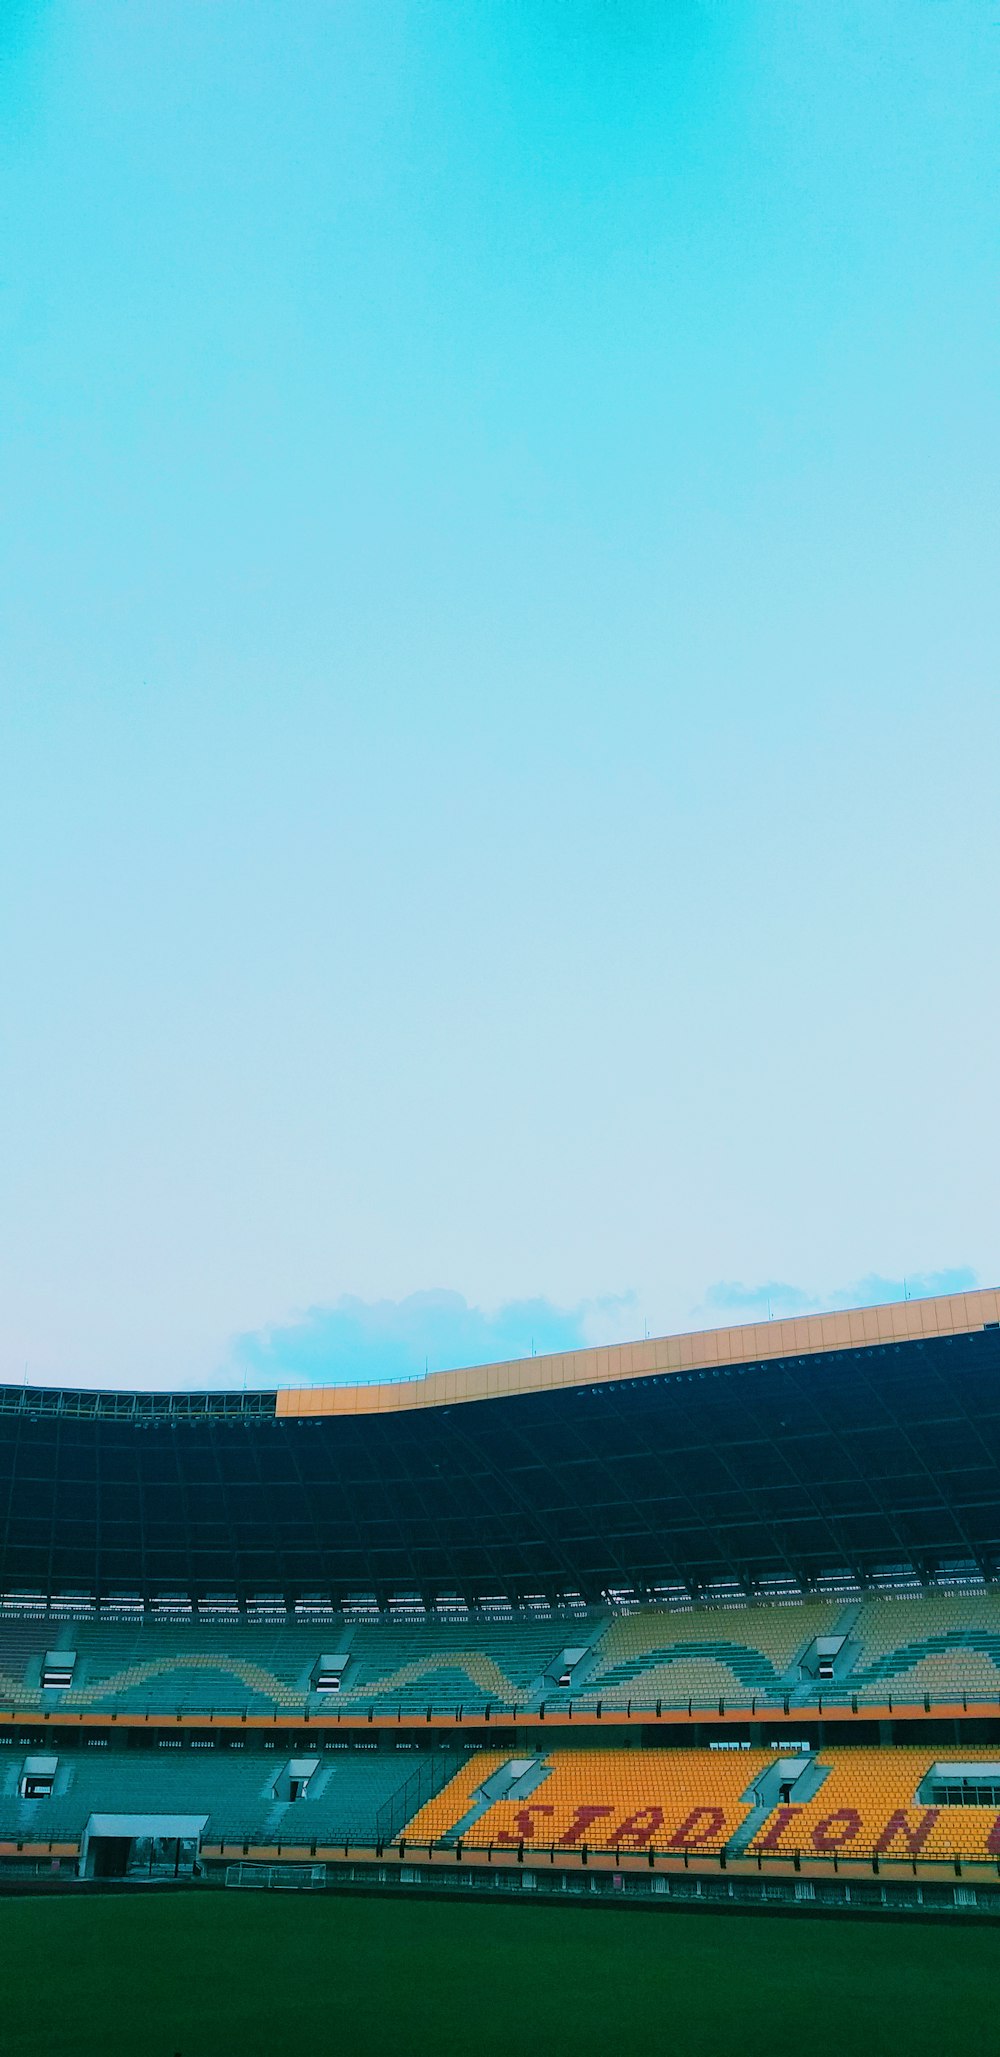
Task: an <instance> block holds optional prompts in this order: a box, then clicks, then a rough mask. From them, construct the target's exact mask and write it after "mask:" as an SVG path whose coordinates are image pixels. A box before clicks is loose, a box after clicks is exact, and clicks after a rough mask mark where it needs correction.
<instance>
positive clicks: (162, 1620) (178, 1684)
mask: <svg viewBox="0 0 1000 2057" xmlns="http://www.w3.org/2000/svg"><path fill="white" fill-rule="evenodd" d="M816 1637H832V1638H837V1637H840V1638H841V1639H842V1642H843V1647H842V1649H841V1651H840V1653H839V1655H838V1657H837V1661H836V1676H835V1677H834V1678H832V1679H826V1680H820V1679H819V1678H818V1677H815V1676H808V1677H807V1676H804V1675H802V1672H801V1660H802V1658H803V1656H804V1655H805V1653H806V1652H807V1651H808V1649H809V1646H810V1645H811V1644H812V1643H813V1641H814V1639H815V1638H816ZM571 1647H572V1648H575V1649H583V1650H584V1651H585V1655H584V1657H583V1658H582V1659H581V1660H580V1661H579V1663H578V1664H576V1665H574V1666H572V1667H571V1671H572V1675H571V1678H570V1683H569V1684H568V1685H566V1686H560V1685H559V1684H558V1682H557V1677H558V1671H559V1664H558V1661H557V1660H558V1659H559V1657H560V1653H561V1652H562V1651H563V1650H565V1649H567V1648H571ZM57 1648H59V1649H63V1650H72V1651H74V1652H75V1653H76V1664H75V1668H74V1670H73V1676H72V1682H71V1684H70V1686H69V1687H68V1688H67V1689H64V1690H63V1689H49V1690H46V1689H43V1687H42V1684H41V1674H42V1663H43V1659H44V1657H45V1654H46V1652H47V1651H50V1650H53V1649H57ZM333 1652H336V1653H337V1654H339V1655H342V1656H346V1658H347V1664H346V1668H345V1669H344V1672H343V1676H342V1680H341V1685H340V1690H339V1691H337V1692H328V1693H319V1692H317V1691H316V1690H315V1684H316V1667H317V1663H318V1660H319V1658H320V1656H321V1655H322V1654H324V1653H333ZM786 1696H792V1697H793V1698H794V1702H795V1704H796V1705H798V1706H802V1707H803V1708H804V1707H806V1706H808V1705H810V1704H815V1703H816V1702H817V1701H818V1700H820V1699H822V1700H823V1702H824V1705H826V1706H834V1705H836V1704H838V1703H839V1704H842V1705H845V1704H848V1703H850V1702H851V1701H852V1700H855V1699H856V1700H857V1703H858V1706H859V1707H861V1706H870V1705H884V1704H886V1703H887V1702H888V1701H889V1700H890V1699H891V1700H892V1701H893V1704H894V1705H902V1704H904V1703H905V1702H907V1701H909V1702H915V1703H922V1702H923V1701H924V1699H925V1697H926V1698H928V1699H929V1700H930V1701H931V1702H932V1703H941V1702H948V1703H955V1702H958V1703H961V1702H962V1700H963V1699H965V1700H967V1701H968V1702H970V1703H972V1702H977V1701H978V1702H983V1701H991V1702H993V1704H994V1705H1000V1589H998V1588H996V1587H984V1588H981V1589H980V1590H979V1591H978V1592H976V1593H969V1592H966V1593H944V1592H940V1591H932V1592H927V1593H924V1594H918V1595H915V1596H912V1597H909V1596H908V1597H903V1598H897V1597H895V1596H893V1595H891V1594H883V1593H871V1594H868V1595H867V1596H866V1597H865V1598H864V1599H863V1600H861V1601H858V1600H854V1601H847V1602H845V1601H840V1600H807V1601H804V1602H801V1603H799V1604H785V1605H777V1604H773V1605H765V1604H760V1605H755V1606H749V1605H748V1606H746V1607H742V1608H736V1607H714V1608H707V1607H706V1608H699V1609H695V1610H693V1611H687V1612H682V1611H675V1610H670V1609H667V1608H665V1607H654V1606H648V1607H642V1608H639V1609H637V1610H635V1611H633V1612H631V1613H618V1614H615V1613H613V1612H612V1611H611V1610H610V1609H608V1608H595V1609H591V1610H589V1611H588V1612H586V1613H575V1614H569V1613H559V1612H553V1613H551V1614H536V1613H529V1612H527V1611H524V1612H514V1613H512V1614H511V1615H509V1616H507V1617H503V1616H491V1615H489V1614H486V1613H473V1614H470V1615H468V1616H465V1617H460V1618H457V1619H455V1620H450V1621H449V1620H447V1619H442V1618H440V1617H438V1616H428V1617H426V1618H425V1619H416V1620H410V1619H399V1618H393V1617H388V1618H384V1619H374V1620H363V1621H346V1622H345V1621H343V1620H341V1619H340V1618H338V1617H333V1618H332V1619H331V1618H328V1619H327V1620H325V1621H315V1622H307V1621H302V1620H294V1619H290V1618H286V1617H280V1618H278V1619H277V1620H275V1621H274V1622H271V1623H267V1622H264V1623H254V1622H252V1621H248V1620H247V1619H246V1618H243V1617H238V1616H227V1617H220V1618H217V1619H214V1620H213V1619H212V1618H211V1617H207V1616H193V1617H190V1618H188V1617H183V1616H182V1617H174V1618H172V1617H169V1616H165V1615H157V1614H155V1613H148V1614H146V1615H143V1616H141V1617H138V1618H135V1619H131V1620H130V1619H126V1618H121V1617H118V1618H116V1617H115V1616H113V1615H104V1614H102V1615H101V1616H100V1617H97V1616H94V1615H91V1616H89V1617H87V1618H86V1619H84V1620H80V1621H65V1620H54V1619H53V1618H51V1617H46V1616H44V1615H39V1616H38V1618H37V1619H28V1620H25V1619H18V1618H15V1619H13V1620H6V1619H0V1713H2V1711H3V1710H4V1709H8V1710H14V1711H15V1712H16V1713H19V1714H20V1713H25V1714H27V1713H31V1712H41V1711H43V1710H44V1711H48V1712H49V1713H50V1714H51V1715H52V1716H56V1715H57V1714H59V1713H62V1712H66V1713H68V1714H73V1715H81V1714H82V1715H83V1716H84V1717H86V1715H87V1714H102V1713H107V1712H111V1711H114V1712H117V1713H118V1714H119V1715H132V1716H136V1717H138V1718H140V1719H142V1718H144V1717H145V1718H148V1719H150V1720H172V1719H173V1718H174V1717H175V1716H176V1715H178V1714H180V1715H181V1716H187V1717H188V1718H189V1719H191V1720H196V1719H197V1718H199V1717H201V1716H206V1717H207V1716H208V1715H209V1714H216V1715H225V1714H228V1715H243V1714H246V1715H247V1716H248V1717H251V1718H252V1717H254V1716H256V1717H258V1718H262V1719H268V1718H273V1717H275V1716H278V1717H280V1716H281V1714H282V1713H284V1714H287V1715H290V1716H293V1717H295V1718H298V1717H299V1716H301V1715H302V1714H303V1713H305V1712H309V1713H310V1714H311V1715H312V1716H313V1717H316V1716H317V1715H320V1714H322V1715H325V1716H326V1717H328V1718H330V1717H336V1715H337V1714H338V1713H339V1714H340V1715H341V1716H342V1717H344V1718H348V1717H351V1716H353V1717H354V1718H355V1719H359V1718H360V1719H364V1718H365V1717H366V1716H367V1713H368V1710H369V1709H371V1710H372V1711H373V1713H374V1714H375V1715H378V1716H381V1717H382V1718H388V1719H395V1718H398V1719H399V1720H401V1721H404V1720H406V1719H407V1718H409V1719H410V1720H423V1719H424V1718H425V1716H426V1713H427V1709H428V1708H431V1709H433V1710H434V1711H435V1712H436V1713H437V1715H438V1716H440V1717H444V1718H446V1719H448V1720H452V1719H454V1718H455V1716H456V1714H457V1712H458V1710H459V1709H461V1710H462V1713H463V1714H464V1715H466V1716H470V1715H476V1714H482V1713H484V1712H485V1710H486V1709H487V1708H491V1709H495V1710H497V1712H501V1711H504V1712H509V1711H510V1710H512V1709H513V1708H514V1707H517V1708H519V1709H521V1710H522V1711H527V1710H529V1709H531V1708H535V1707H538V1706H539V1705H540V1704H541V1703H542V1702H544V1703H545V1707H546V1715H547V1717H548V1716H551V1715H555V1714H557V1713H558V1710H559V1709H560V1707H568V1706H569V1704H570V1703H572V1705H573V1708H574V1710H575V1711H578V1712H582V1711H587V1710H595V1709H596V1707H597V1704H598V1702H600V1704H601V1706H602V1710H605V1711H607V1712H609V1713H611V1712H614V1711H616V1710H626V1709H627V1708H628V1707H629V1705H631V1707H632V1709H633V1711H634V1712H636V1713H639V1714H641V1713H643V1712H650V1713H652V1712H653V1711H654V1710H655V1708H656V1706H657V1703H658V1702H659V1703H660V1705H661V1707H662V1709H663V1711H664V1712H668V1711H669V1710H671V1709H678V1710H683V1711H684V1712H685V1713H686V1711H687V1709H688V1705H689V1704H690V1706H691V1708H692V1710H696V1709H698V1708H711V1709H715V1708H716V1707H717V1706H718V1703H719V1701H720V1700H721V1701H722V1702H723V1703H724V1705H725V1706H726V1707H727V1708H728V1709H730V1710H733V1709H739V1708H747V1709H748V1710H749V1709H750V1708H751V1707H753V1706H755V1705H756V1707H757V1708H759V1709H763V1708H766V1707H767V1706H769V1705H770V1706H775V1705H780V1704H781V1702H782V1700H783V1699H784V1698H785V1697H786Z"/></svg>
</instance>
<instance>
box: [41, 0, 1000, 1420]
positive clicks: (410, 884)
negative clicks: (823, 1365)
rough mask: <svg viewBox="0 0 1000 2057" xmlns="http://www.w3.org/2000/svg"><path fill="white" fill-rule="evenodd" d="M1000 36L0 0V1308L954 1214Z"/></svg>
mask: <svg viewBox="0 0 1000 2057" xmlns="http://www.w3.org/2000/svg"><path fill="white" fill-rule="evenodd" d="M998 64H1000V31H998V30H997V28H996V27H995V25H994V23H993V19H992V15H991V13H990V11H989V10H988V9H986V8H984V7H982V6H981V5H978V4H977V5H965V4H963V0H951V4H949V5H948V6H947V7H943V6H941V5H940V4H938V0H907V4H906V5H895V4H892V0H885V4H880V5H878V6H876V7H872V6H871V5H869V4H864V5H860V4H859V5H852V4H846V0H845V4H833V5H831V6H829V7H822V8H808V9H806V8H803V9H799V8H795V7H792V6H787V7H782V6H778V7H775V6H774V5H772V4H770V0H767V4H763V0H762V4H755V0H734V4H728V0H727V4H722V0H718V4H688V0H676V4H672V5H671V6H670V7H663V6H662V5H660V4H658V0H657V4H653V0H621V4H619V5H616V6H609V5H607V4H606V0H601V4H596V0H595V4H591V0H572V4H570V0H563V4H557V0H542V4H537V5H536V4H534V0H531V4H529V0H511V4H510V5H504V6H502V7H482V6H479V5H475V4H472V0H469V4H451V0H441V4H440V5H434V6H429V5H426V4H421V5H408V4H396V0H379V4H378V5H375V4H369V0H364V4H362V0H338V4H337V5H330V4H328V0H324V4H322V5H316V6H313V5H309V4H299V0H281V4H273V5H264V4H259V0H240V4H236V0H217V4H213V5H212V6H211V7H207V6H205V5H203V4H200V0H199V4H187V0H172V4H171V5H170V6H169V7H163V6H162V5H160V4H159V0H155V4H145V0H128V4H127V5H125V4H116V0H106V4H104V5H102V6H101V7H99V8H95V7H88V6H86V5H83V4H70V5H68V6H64V7H55V6H50V5H45V4H42V0H38V4H24V0H22V4H20V5H12V6H10V7H8V8H6V9H5V10H4V12H3V19H2V23H0V189H2V192H3V195H4V203H3V206H4V214H3V231H2V246H0V247H2V253H3V255H2V264H0V421H2V427H3V434H2V442H0V477H2V483H3V491H2V495H0V510H2V512H0V520H2V524H3V547H2V553H0V565H2V573H0V575H2V579H3V592H2V596H0V964H2V967H3V981H2V985H3V1005H2V1009H0V1306H2V1310H3V1317H2V1321H0V1373H2V1375H3V1376H6V1377H14V1378H20V1377H22V1376H23V1375H24V1370H25V1366H27V1368H28V1375H29V1377H36V1378H39V1379H63V1380H66V1381H72V1380H79V1381H82V1382H92V1381H100V1380H106V1381H108V1382H128V1381H135V1382H138V1383H147V1382H149V1383H158V1384H164V1383H169V1382H172V1381H177V1382H179V1383H192V1382H198V1381H200V1380H208V1379H214V1378H217V1377H219V1376H225V1375H230V1374H231V1373H233V1374H239V1373H240V1372H241V1371H243V1372H245V1373H246V1375H247V1376H248V1377H249V1376H254V1377H259V1376H263V1375H267V1376H274V1377H280V1376H282V1375H285V1374H286V1373H287V1375H288V1376H290V1377H297V1376H303V1375H306V1376H316V1377H321V1376H324V1375H338V1374H339V1375H370V1370H371V1367H372V1366H375V1368H377V1367H378V1365H379V1364H380V1363H383V1362H384V1364H385V1368H386V1369H387V1370H391V1371H393V1372H394V1373H395V1372H398V1371H399V1370H400V1368H404V1369H405V1368H406V1367H407V1366H410V1367H411V1368H413V1369H422V1368H423V1360H424V1359H425V1358H426V1359H427V1360H428V1361H429V1362H431V1363H433V1362H434V1361H435V1360H436V1361H439V1362H445V1361H457V1360H456V1356H455V1353H456V1352H457V1351H463V1352H467V1353H468V1354H469V1355H481V1356H489V1355H494V1354H497V1355H503V1354H506V1353H507V1351H508V1350H509V1349H511V1348H515V1347H517V1343H516V1338H517V1336H518V1335H521V1336H522V1342H521V1345H520V1347H523V1348H524V1349H530V1347H531V1340H532V1338H535V1339H536V1347H543V1346H544V1347H557V1346H558V1345H559V1344H560V1343H562V1342H573V1341H583V1340H586V1341H591V1340H599V1339H602V1338H607V1339H611V1338H613V1337H615V1336H618V1335H621V1334H642V1333H643V1331H644V1329H645V1328H648V1329H649V1330H650V1331H651V1332H655V1331H657V1330H664V1329H669V1328H672V1327H684V1326H687V1325H691V1324H694V1323H696V1322H705V1321H710V1320H725V1319H733V1318H738V1309H740V1308H746V1309H747V1310H748V1311H753V1310H755V1309H759V1308H760V1306H761V1305H762V1304H766V1302H767V1301H768V1300H769V1299H770V1300H771V1302H772V1307H773V1311H775V1312H778V1311H781V1309H779V1308H778V1306H777V1305H776V1304H775V1302H776V1299H777V1297H778V1296H780V1294H785V1295H790V1296H791V1301H795V1298H796V1296H799V1298H798V1304H808V1305H816V1304H828V1303H831V1302H835V1301H837V1300H838V1299H840V1300H841V1301H842V1300H843V1298H844V1297H845V1296H846V1297H848V1298H849V1297H852V1296H855V1295H857V1294H858V1293H861V1292H862V1291H865V1290H866V1289H867V1282H869V1281H872V1280H881V1281H887V1282H901V1281H902V1280H903V1279H904V1278H905V1279H907V1280H920V1279H925V1280H926V1279H928V1278H934V1279H938V1280H941V1279H960V1280H971V1279H978V1280H980V1281H981V1282H983V1283H989V1282H993V1281H994V1280H995V1279H996V1278H997V1276H998V1274H1000V1263H998V1230H1000V1204H998V1180H997V1172H996V1166H997V1164H998V1162H1000V1114H998V1104H1000V1103H998V1095H997V1090H996V1022H997V1020H998V1018H1000V1006H998V1002H1000V972H998V955H997V949H996V929H997V888H998V880H1000V809H998V806H997V783H996V765H997V761H998V747H997V746H998V743H1000V693H998V690H997V647H998V635H997V630H998V621H997V615H998V602H997V592H998V589H1000V582H998V581H997V579H996V575H995V574H996V559H997V498H996V477H997V460H998V448H997V445H998V440H1000V439H998V415H1000V398H998V394H1000V385H998V381H997V377H996V363H997V340H998V338H997V328H998V323H997V292H996V252H997V247H998V228H1000V221H998V215H1000V199H998V194H1000V182H998V180H997V176H996V173H997V164H996V134H997V119H998V113H1000V105H998V103H1000V90H998ZM736 1281H739V1282H741V1283H740V1285H739V1286H738V1287H737V1286H736V1285H735V1284H734V1283H733V1282H736ZM781 1282H784V1283H781ZM741 1295H742V1298H740V1296H741ZM734 1296H735V1297H734ZM761 1296H763V1303H762V1299H761ZM539 1338H545V1339H547V1340H545V1342H544V1344H543V1343H542V1342H541V1341H540V1340H538V1339H539Z"/></svg>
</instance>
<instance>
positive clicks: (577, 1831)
mask: <svg viewBox="0 0 1000 2057" xmlns="http://www.w3.org/2000/svg"><path fill="white" fill-rule="evenodd" d="M0 1506H2V1557H0V1565H2V1597H0V1877H2V1878H6V1879H17V1878H20V1879H24V1880H32V1881H36V1882H46V1881H56V1882H58V1883H60V1884H69V1883H80V1882H82V1883H83V1884H84V1885H86V1884H87V1883H88V1882H90V1881H94V1880H106V1879H109V1878H118V1879H125V1880H132V1881H134V1882H136V1883H138V1882H140V1881H142V1880H155V1881H163V1880H165V1879H174V1878H176V1879H178V1880H184V1881H185V1882H187V1883H190V1882H192V1881H196V1880H197V1881H200V1882H202V1883H204V1884H205V1885H206V1886H211V1885H213V1884H230V1885H266V1884H269V1883H282V1884H302V1885H309V1886H323V1885H327V1884H329V1885H343V1886H348V1885H351V1884H362V1885H368V1886H374V1885H378V1886H383V1887H385V1888H386V1889H387V1890H388V1889H392V1890H397V1889H399V1888H400V1887H402V1886H403V1885H416V1886H421V1885H426V1884H427V1883H428V1881H433V1884H434V1886H435V1889H436V1890H452V1889H454V1890H457V1889H458V1888H459V1887H461V1888H462V1889H467V1888H469V1887H473V1888H480V1889H482V1890H484V1891H485V1890H489V1891H497V1890H499V1891H510V1890H514V1889H516V1890H522V1889H523V1888H525V1887H530V1888H532V1889H533V1890H534V1891H536V1892H542V1893H544V1894H552V1893H555V1892H558V1893H560V1894H571V1893H574V1892H577V1893H578V1892H587V1893H592V1892H620V1893H622V1894H623V1895H624V1896H626V1897H628V1896H629V1895H632V1896H633V1897H643V1898H646V1899H648V1898H649V1896H650V1895H652V1894H654V1893H655V1894H659V1895H661V1896H662V1899H663V1902H664V1904H667V1903H669V1902H670V1901H671V1900H673V1899H678V1898H680V1899H683V1898H688V1899H690V1898H691V1897H693V1896H695V1897H701V1898H707V1899H713V1898H716V1899H717V1898H726V1899H727V1900H733V1899H736V1900H739V1899H747V1900H753V1899H755V1898H756V1899H761V1898H778V1899H780V1898H787V1899H789V1900H795V1901H800V1900H807V1901H815V1900H817V1899H819V1900H821V1901H826V1902H829V1904H831V1905H839V1906H845V1907H846V1906H849V1905H857V1904H861V1905H869V1904H876V1903H877V1904H878V1905H886V1904H889V1905H896V1904H898V1905H906V1906H912V1907H928V1908H941V1907H945V1908H947V1909H948V1910H949V1911H960V1910H962V1909H964V1908H979V1909H980V1910H982V1909H986V1910H989V1911H993V1912H998V1911H1000V1583H998V1580H1000V1294H998V1293H997V1292H995V1291H983V1292H970V1293H966V1294H962V1295H959V1296H956V1297H953V1298H943V1299H937V1300H923V1301H914V1302H905V1303H902V1304H894V1305H889V1306H883V1307H875V1308H868V1309H862V1310H857V1311H854V1312H850V1313H840V1314H835V1315H824V1316H817V1317H808V1318H801V1319H797V1320H793V1321H775V1322H769V1323H767V1324H764V1325H760V1326H755V1327H750V1328H737V1329H725V1330H719V1331H714V1332H709V1333H697V1334H690V1335H686V1336H679V1337H669V1338H664V1339H656V1340H647V1341H645V1342H641V1343H635V1344H631V1345H622V1346H619V1347H616V1348H609V1349H605V1350H581V1351H575V1352H571V1353H567V1354H566V1355H563V1356H558V1357H551V1358H531V1359H527V1360H523V1361H518V1362H513V1363H509V1364H504V1365H494V1366H489V1367H485V1368H480V1369H472V1370H467V1371H458V1372H439V1373H434V1374H431V1375H429V1376H426V1377H424V1378H422V1379H418V1380H413V1381H405V1382H399V1383H393V1384H385V1385H373V1386H366V1387H339V1386H331V1387H325V1388H306V1389H302V1390H294V1391H291V1390H285V1391H279V1392H270V1393H261V1392H253V1393H237V1392H206V1393H166V1394H165V1393H151V1392H134V1393H125V1392H94V1391H90V1392H84V1391H69V1390H53V1389H48V1388H44V1389H42V1388H32V1387H28V1386H19V1387H5V1388H0Z"/></svg>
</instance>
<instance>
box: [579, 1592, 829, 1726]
mask: <svg viewBox="0 0 1000 2057" xmlns="http://www.w3.org/2000/svg"><path fill="white" fill-rule="evenodd" d="M842 1611H843V1610H842V1607H841V1605H840V1604H839V1603H838V1602H836V1601H824V1600H819V1601H806V1602H804V1603H803V1604H802V1605H800V1606H796V1607H743V1608H721V1607H717V1608H703V1609H698V1610H697V1611H696V1612H694V1613H691V1614H679V1613H668V1612H667V1611H666V1610H665V1609H663V1608H661V1607H644V1608H642V1609H641V1610H640V1611H639V1612H638V1613H636V1614H626V1615H622V1616H620V1617H619V1618H618V1619H617V1620H615V1621H612V1622H611V1623H610V1625H609V1627H608V1628H607V1629H606V1630H605V1633H604V1635H603V1636H602V1637H601V1640H600V1642H599V1644H598V1645H597V1649H596V1653H595V1654H596V1657H597V1665H596V1667H595V1669H594V1670H593V1671H591V1672H590V1674H589V1675H588V1677H587V1679H586V1682H585V1684H584V1686H583V1688H582V1689H581V1690H580V1691H578V1692H576V1693H574V1694H573V1696H572V1697H573V1699H574V1701H575V1702H578V1703H579V1704H580V1705H581V1706H589V1705H591V1704H593V1703H594V1702H596V1701H597V1700H601V1701H602V1702H603V1704H604V1706H606V1707H608V1708H615V1707H625V1706H626V1705H627V1703H628V1701H629V1700H631V1701H632V1703H633V1705H634V1706H636V1707H655V1705H656V1702H657V1700H662V1702H663V1705H664V1706H666V1707H677V1706H683V1705H684V1704H685V1703H686V1701H688V1700H691V1701H693V1702H694V1703H695V1704H697V1705H699V1706H711V1705H712V1704H713V1703H714V1702H716V1701H718V1700H719V1699H722V1700H724V1701H726V1703H727V1704H728V1705H735V1706H745V1705H749V1704H750V1702H751V1701H752V1700H753V1699H757V1700H760V1701H772V1702H773V1701H774V1700H775V1699H780V1697H781V1681H782V1679H783V1677H784V1675H785V1673H786V1672H787V1671H788V1668H789V1666H790V1665H791V1664H792V1662H793V1660H794V1658H795V1657H796V1656H797V1654H798V1653H799V1652H800V1651H801V1650H804V1649H806V1648H807V1646H808V1645H809V1643H811V1642H812V1640H813V1638H814V1637H815V1636H820V1635H825V1634H828V1633H829V1632H830V1630H831V1629H832V1628H833V1626H834V1623H835V1622H836V1620H837V1616H838V1615H839V1614H840V1613H841V1612H842Z"/></svg>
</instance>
